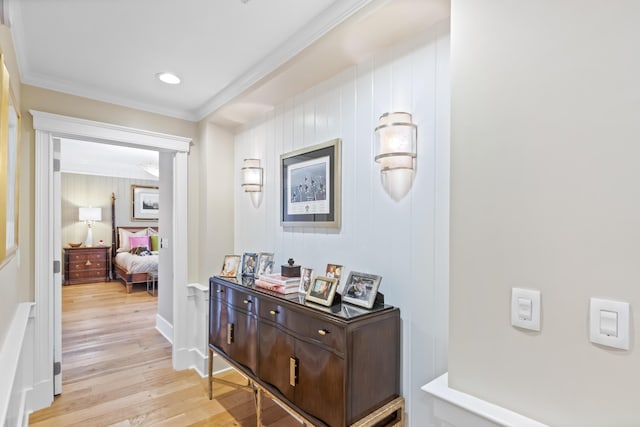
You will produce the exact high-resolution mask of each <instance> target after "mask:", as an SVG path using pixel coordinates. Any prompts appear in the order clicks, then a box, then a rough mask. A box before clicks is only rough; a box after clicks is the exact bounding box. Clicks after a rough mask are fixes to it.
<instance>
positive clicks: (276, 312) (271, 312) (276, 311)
mask: <svg viewBox="0 0 640 427" xmlns="http://www.w3.org/2000/svg"><path fill="white" fill-rule="evenodd" d="M278 313H280V312H279V311H278V310H269V314H271V315H272V316H275V315H276V314H278Z"/></svg>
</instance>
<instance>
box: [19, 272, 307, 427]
mask: <svg viewBox="0 0 640 427" xmlns="http://www.w3.org/2000/svg"><path fill="white" fill-rule="evenodd" d="M156 313H157V298H156V297H153V296H151V295H149V294H148V293H147V292H146V290H145V288H144V287H143V288H141V290H140V288H134V291H133V292H132V293H131V294H127V293H126V290H125V287H124V286H123V285H122V284H121V283H119V282H108V283H97V284H85V285H71V286H63V289H62V394H61V395H60V396H58V397H56V399H55V401H54V403H53V405H52V406H51V407H49V408H46V409H43V410H41V411H38V412H35V413H33V414H31V416H30V418H29V421H30V425H32V426H37V427H41V426H118V427H120V426H148V425H153V426H221V427H227V426H247V427H248V426H251V427H253V426H255V425H256V415H255V406H254V402H253V395H252V393H251V392H247V391H244V390H239V389H236V388H233V387H230V386H226V385H222V384H219V383H214V400H212V401H210V400H209V399H208V387H207V380H206V378H200V376H199V375H198V374H197V373H196V372H195V371H193V370H186V371H179V372H178V371H174V370H173V368H172V367H171V346H170V345H169V343H168V342H167V341H166V340H165V339H164V338H163V337H162V336H161V335H160V334H159V333H158V332H157V331H156V330H155V319H156ZM220 378H221V379H225V380H227V381H233V382H236V383H242V382H243V380H242V377H241V376H240V375H238V374H237V373H235V372H233V371H228V372H225V373H223V374H220ZM264 406H265V409H263V422H264V423H265V425H268V426H273V427H276V426H277V427H292V426H298V425H299V424H297V423H296V422H295V421H294V420H293V419H292V418H291V417H289V416H288V415H287V414H286V413H285V412H284V411H283V410H282V409H280V408H279V407H278V406H276V405H274V404H273V403H271V402H270V401H268V400H266V401H265V402H264Z"/></svg>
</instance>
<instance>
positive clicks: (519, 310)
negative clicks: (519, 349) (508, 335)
mask: <svg viewBox="0 0 640 427" xmlns="http://www.w3.org/2000/svg"><path fill="white" fill-rule="evenodd" d="M511 324H512V325H513V326H516V327H518V328H524V329H530V330H532V331H539V330H540V291H538V290H533V289H521V288H512V289H511Z"/></svg>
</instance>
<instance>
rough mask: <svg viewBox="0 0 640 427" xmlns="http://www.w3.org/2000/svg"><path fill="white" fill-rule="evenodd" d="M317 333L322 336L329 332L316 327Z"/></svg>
mask: <svg viewBox="0 0 640 427" xmlns="http://www.w3.org/2000/svg"><path fill="white" fill-rule="evenodd" d="M318 333H319V334H320V335H322V336H325V335H327V334H328V333H329V331H327V330H326V329H318Z"/></svg>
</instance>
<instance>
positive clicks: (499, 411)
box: [422, 373, 547, 427]
mask: <svg viewBox="0 0 640 427" xmlns="http://www.w3.org/2000/svg"><path fill="white" fill-rule="evenodd" d="M422 390H423V391H425V392H427V393H429V394H430V395H432V396H433V397H434V400H433V405H434V415H435V417H436V419H438V420H440V421H442V422H443V423H444V424H445V425H448V426H454V427H458V426H469V425H473V426H491V427H493V426H504V427H547V425H546V424H542V423H541V422H539V421H536V420H532V419H531V418H528V417H525V416H524V415H521V414H518V413H516V412H513V411H511V410H509V409H506V408H503V407H501V406H498V405H494V404H493V403H490V402H487V401H486V400H482V399H479V398H477V397H475V396H472V395H470V394H467V393H462V392H460V391H458V390H455V389H452V388H450V387H449V375H448V373H445V374H443V375H442V376H440V377H438V378H436V379H435V380H433V381H431V382H430V383H428V384H425V385H424V386H422Z"/></svg>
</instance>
